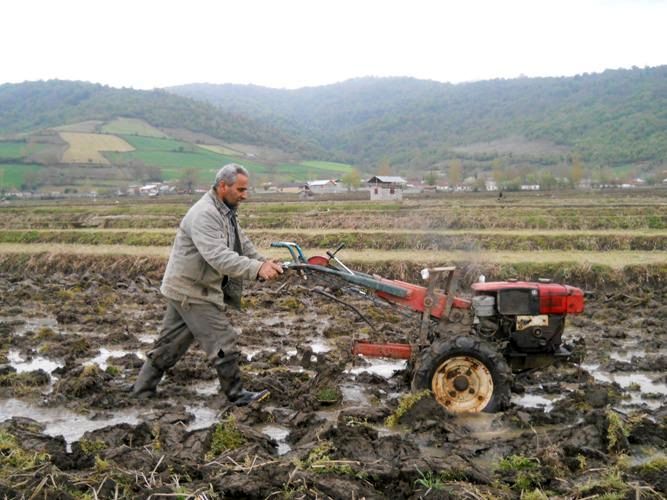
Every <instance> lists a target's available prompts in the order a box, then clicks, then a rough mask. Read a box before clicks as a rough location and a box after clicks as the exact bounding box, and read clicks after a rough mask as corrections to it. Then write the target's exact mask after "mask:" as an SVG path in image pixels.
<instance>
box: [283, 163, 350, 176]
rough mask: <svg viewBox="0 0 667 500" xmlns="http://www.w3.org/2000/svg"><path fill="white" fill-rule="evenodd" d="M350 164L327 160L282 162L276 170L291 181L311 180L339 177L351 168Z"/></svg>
mask: <svg viewBox="0 0 667 500" xmlns="http://www.w3.org/2000/svg"><path fill="white" fill-rule="evenodd" d="M352 168H354V167H352V165H347V164H345V163H334V162H327V161H303V162H301V163H282V164H280V165H278V166H277V167H276V169H275V170H276V172H279V173H280V174H281V175H283V176H285V177H286V178H288V179H289V180H291V181H312V180H316V179H323V178H324V179H327V178H339V177H341V176H342V175H344V174H346V173H347V172H349V171H350V170H352Z"/></svg>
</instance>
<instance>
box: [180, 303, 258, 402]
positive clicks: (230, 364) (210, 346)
mask: <svg viewBox="0 0 667 500" xmlns="http://www.w3.org/2000/svg"><path fill="white" fill-rule="evenodd" d="M176 307H177V308H178V312H179V314H180V315H181V317H182V318H183V321H185V323H186V324H187V327H188V330H189V331H190V332H192V335H193V336H194V338H195V340H196V341H197V342H198V343H199V345H200V346H201V348H202V349H203V350H204V351H205V352H206V357H207V359H208V361H209V363H211V365H212V366H213V368H215V370H216V372H217V374H218V379H219V380H220V391H221V392H223V393H224V394H226V395H227V398H228V399H229V400H230V401H231V402H232V403H234V404H236V405H237V406H243V405H247V404H249V403H252V402H253V401H257V400H259V399H263V398H265V397H266V396H268V394H269V392H268V391H266V390H265V391H260V392H250V391H246V390H245V389H243V384H242V382H241V371H240V370H239V357H240V352H239V351H238V348H237V346H236V340H237V338H238V331H237V330H236V329H235V328H234V327H233V325H232V324H231V321H230V319H229V317H228V315H227V314H225V309H224V308H221V307H218V306H216V305H215V304H190V305H189V307H188V308H187V309H185V308H182V307H180V305H176Z"/></svg>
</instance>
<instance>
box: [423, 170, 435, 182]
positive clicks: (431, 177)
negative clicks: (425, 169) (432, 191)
mask: <svg viewBox="0 0 667 500" xmlns="http://www.w3.org/2000/svg"><path fill="white" fill-rule="evenodd" d="M424 182H425V183H426V185H427V186H435V185H436V184H437V183H438V176H437V175H436V173H435V172H434V171H433V170H431V171H430V172H429V173H428V174H426V177H424Z"/></svg>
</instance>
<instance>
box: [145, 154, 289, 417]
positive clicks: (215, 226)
mask: <svg viewBox="0 0 667 500" xmlns="http://www.w3.org/2000/svg"><path fill="white" fill-rule="evenodd" d="M248 177H249V176H248V171H247V170H246V169H245V168H243V167H242V166H241V165H237V164H235V163H230V164H228V165H225V166H224V167H222V168H221V169H220V170H219V171H218V173H217V175H216V176H215V184H213V187H212V188H211V190H210V191H208V192H207V193H206V194H205V195H204V196H202V198H201V199H200V200H199V201H198V202H197V203H195V204H194V205H193V206H192V207H191V208H190V210H188V212H187V214H185V217H184V218H183V220H182V221H181V224H180V226H179V228H178V231H177V233H176V239H175V240H174V245H173V247H172V249H171V255H170V256H169V262H168V263H167V268H166V270H165V274H164V278H163V280H162V286H161V288H160V291H161V292H162V294H163V295H164V296H165V297H166V298H167V312H166V313H165V315H164V320H163V324H162V329H161V331H160V336H159V337H158V339H157V340H156V341H155V344H154V345H153V348H152V349H151V350H150V351H149V352H148V353H147V359H146V362H145V363H144V365H143V367H142V368H141V371H140V372H139V376H138V377H137V380H136V382H135V384H134V386H133V388H132V393H133V395H135V396H137V397H146V396H151V395H154V394H155V392H156V388H157V385H158V383H159V382H160V380H161V379H162V376H163V375H164V372H165V371H166V370H168V369H169V368H171V367H172V366H174V365H175V364H176V362H177V361H178V360H179V359H180V358H181V357H182V356H183V355H184V354H185V353H186V351H187V350H188V348H189V347H190V345H191V344H192V343H193V342H194V341H195V340H196V341H197V342H198V343H199V345H200V347H201V348H202V349H203V350H204V351H205V352H206V356H207V359H208V360H209V362H210V363H211V365H212V366H213V368H215V370H216V371H217V373H218V378H219V380H220V391H221V392H223V393H224V394H226V396H227V398H228V399H229V401H230V402H232V403H234V404H235V405H237V406H243V405H247V404H249V403H251V402H253V401H256V400H259V399H263V398H264V397H265V396H266V395H268V391H266V390H264V391H260V392H250V391H246V390H244V389H243V385H242V383H241V373H240V371H239V364H238V361H239V356H240V353H239V351H238V348H237V346H236V340H237V337H238V332H237V330H236V329H235V328H234V327H233V326H232V324H231V323H230V320H229V317H228V316H229V315H228V314H226V307H227V306H233V307H236V308H240V306H241V293H242V289H243V280H244V279H249V280H254V279H263V280H271V279H274V278H276V277H277V276H278V275H280V274H282V272H283V270H282V267H281V266H280V264H278V263H276V262H273V261H271V260H267V259H265V258H264V257H262V256H261V255H260V254H259V253H258V252H257V250H256V249H255V247H254V246H253V244H252V243H251V242H250V240H249V239H248V237H247V236H246V235H245V234H244V233H243V231H241V228H240V227H239V225H238V222H237V221H236V209H237V207H238V205H239V203H241V202H242V201H244V200H245V199H246V197H247V195H248Z"/></svg>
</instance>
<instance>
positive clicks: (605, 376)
mask: <svg viewBox="0 0 667 500" xmlns="http://www.w3.org/2000/svg"><path fill="white" fill-rule="evenodd" d="M581 366H582V368H584V369H585V370H586V371H587V372H589V373H590V374H591V375H592V376H593V378H595V380H597V381H599V382H607V383H613V382H615V383H617V384H618V385H619V386H620V387H622V388H623V389H625V390H626V391H627V393H628V394H629V395H630V400H629V401H630V402H631V403H633V404H646V405H647V406H648V407H649V408H652V409H657V408H659V407H660V406H662V404H664V401H665V398H667V384H665V383H662V382H656V381H654V380H653V379H651V378H650V377H649V376H648V375H647V374H645V373H638V372H635V373H609V372H605V371H602V370H600V369H599V368H600V365H599V364H582V365H581ZM635 387H637V388H638V389H639V390H638V391H637V390H632V389H633V388H635ZM642 394H660V395H661V396H664V397H662V398H659V399H648V398H645V397H642Z"/></svg>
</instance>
